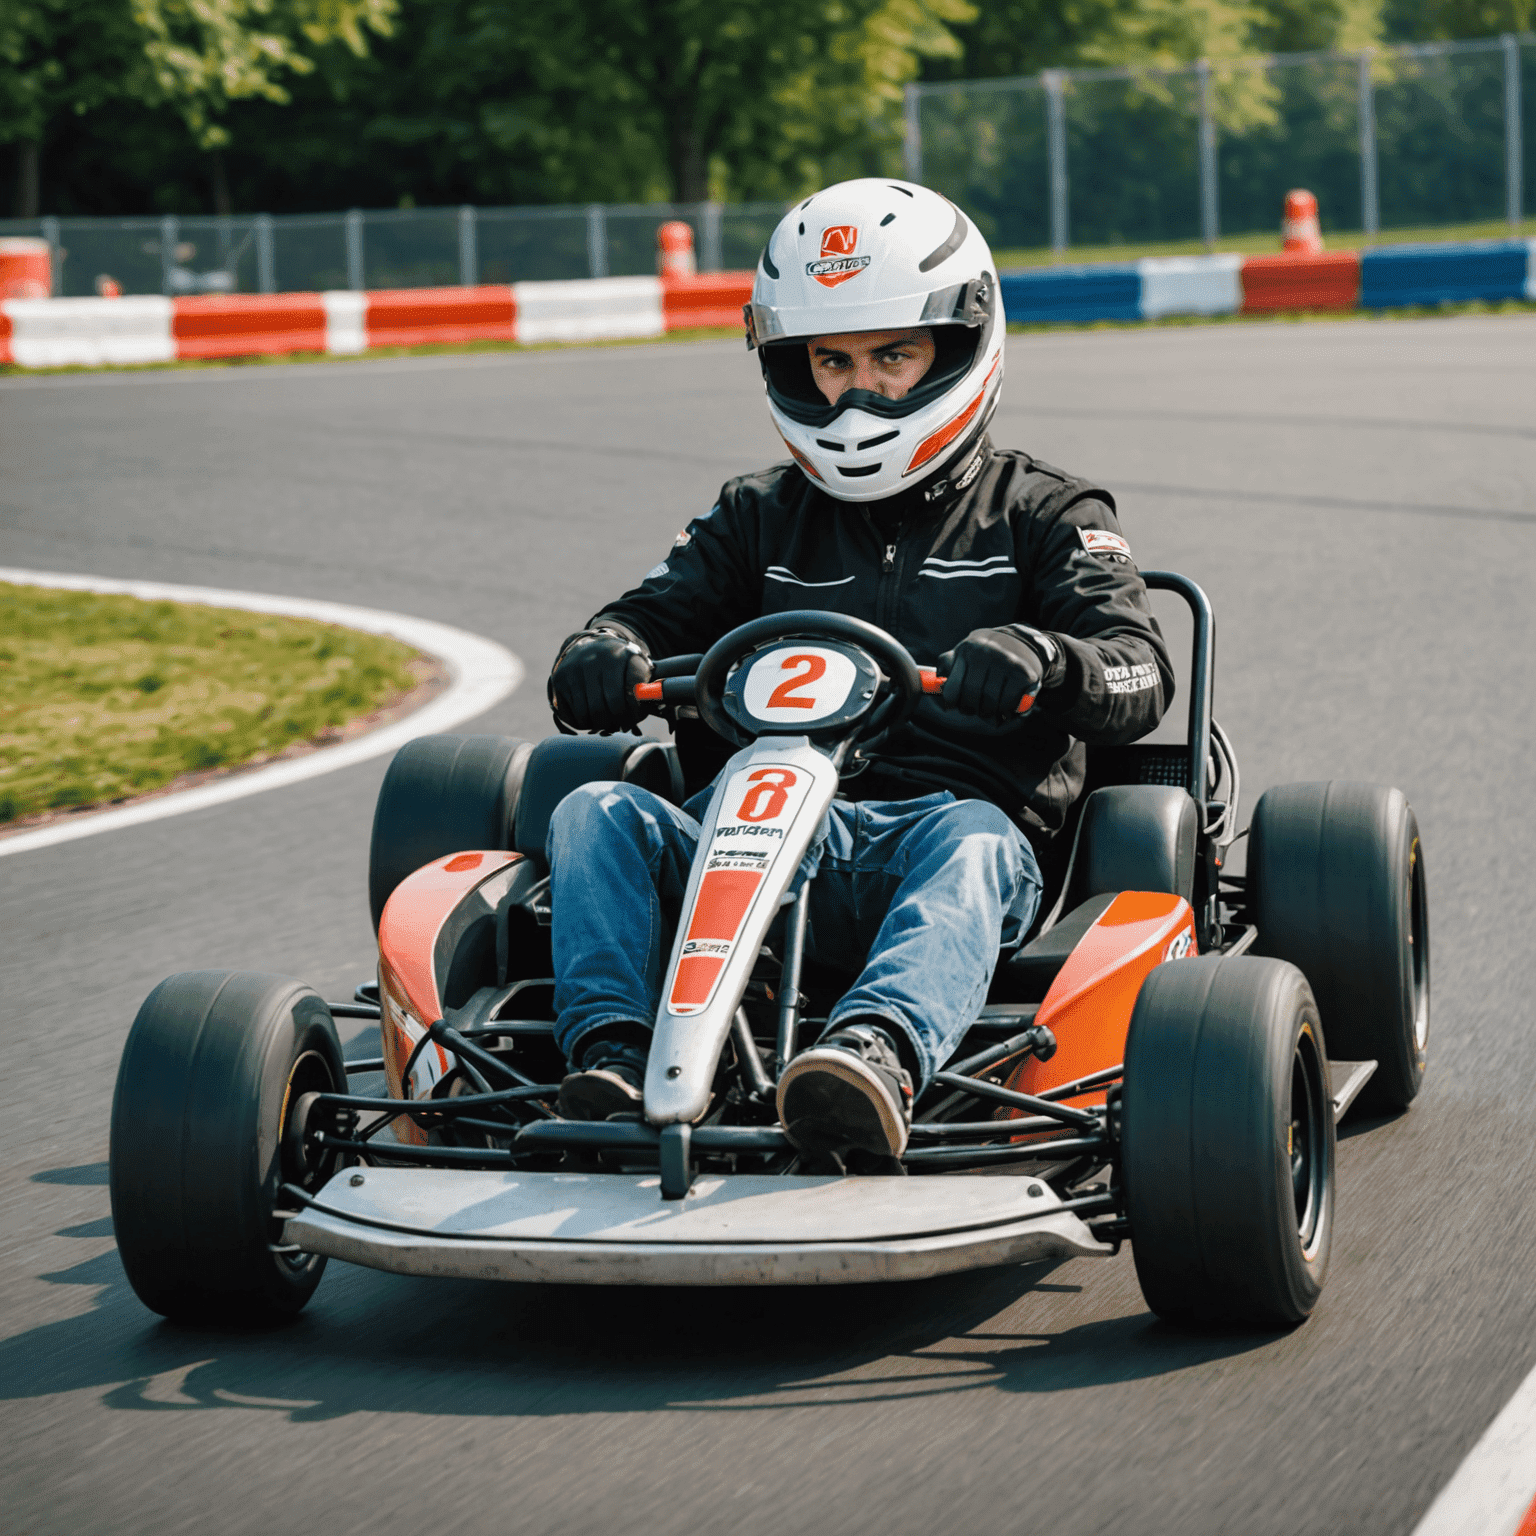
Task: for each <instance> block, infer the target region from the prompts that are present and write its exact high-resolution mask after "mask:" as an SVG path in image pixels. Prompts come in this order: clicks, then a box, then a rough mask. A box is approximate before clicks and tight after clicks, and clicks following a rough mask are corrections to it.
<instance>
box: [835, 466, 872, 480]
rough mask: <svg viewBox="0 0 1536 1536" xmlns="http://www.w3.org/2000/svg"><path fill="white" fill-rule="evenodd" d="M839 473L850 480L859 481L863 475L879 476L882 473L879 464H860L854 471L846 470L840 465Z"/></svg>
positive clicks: (838, 467)
mask: <svg viewBox="0 0 1536 1536" xmlns="http://www.w3.org/2000/svg"><path fill="white" fill-rule="evenodd" d="M837 472H838V474H840V475H844V476H846V477H847V478H848V479H849V480H857V479H859V478H860V477H861V476H863V475H878V474H879V473H880V466H879V465H878V464H860V465H858V466H857V467H856V468H854V469H844V468H843V466H842V465H841V464H839V465H838V466H837Z"/></svg>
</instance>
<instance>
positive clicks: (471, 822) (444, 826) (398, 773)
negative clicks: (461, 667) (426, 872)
mask: <svg viewBox="0 0 1536 1536" xmlns="http://www.w3.org/2000/svg"><path fill="white" fill-rule="evenodd" d="M532 751H533V747H532V746H531V745H530V744H529V743H528V742H526V741H516V740H514V739H513V738H512V737H510V736H418V737H417V738H416V739H415V741H408V742H406V744H405V745H404V746H403V747H401V748H400V750H399V751H398V752H397V753H395V756H394V759H393V761H391V763H390V765H389V769H388V771H387V772H386V773H385V775H384V782H383V784H382V785H380V786H379V799H378V804H377V805H376V806H375V808H374V813H373V840H372V842H371V843H370V845H369V849H368V904H369V906H370V907H371V908H372V910H373V926H374V929H375V930H377V929H378V926H379V918H380V916H381V915H382V914H383V911H384V903H385V902H386V901H388V900H389V898H390V895H391V894H392V893H393V891H394V889H395V887H396V886H397V885H399V884H400V882H401V881H402V880H404V879H405V877H406V876H407V875H409V874H414V873H415V871H416V870H418V869H420V868H421V866H422V865H423V864H430V863H431V862H432V860H433V859H440V858H442V857H443V856H444V854H449V853H462V852H464V851H465V850H466V849H475V850H477V851H491V852H494V851H497V850H500V849H506V848H510V847H511V846H512V820H513V817H514V815H515V814H516V811H517V797H518V793H519V791H520V789H521V787H522V781H523V769H524V767H525V766H526V765H527V762H528V756H529V754H530V753H531V752H532Z"/></svg>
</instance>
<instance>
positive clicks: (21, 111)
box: [0, 0, 148, 218]
mask: <svg viewBox="0 0 1536 1536" xmlns="http://www.w3.org/2000/svg"><path fill="white" fill-rule="evenodd" d="M147 83H148V80H147V70H146V69H145V67H144V61H143V56H142V49H141V45H140V39H139V35H138V30H137V28H136V27H135V25H134V23H133V20H132V18H131V17H130V15H129V14H128V9H127V6H126V5H125V4H123V3H121V0H5V3H4V4H0V144H11V145H14V146H15V147H16V195H15V199H14V211H15V213H16V215H17V217H18V218H35V217H36V215H37V212H38V198H39V184H40V176H39V160H40V153H41V146H42V144H43V141H44V139H45V138H46V137H47V135H48V131H49V129H50V127H51V126H52V125H53V124H55V123H56V122H58V121H59V119H61V118H69V117H74V118H80V117H84V116H86V115H87V114H90V113H95V112H99V111H100V110H102V109H103V108H104V107H107V106H108V105H109V104H111V103H113V102H115V101H120V100H122V99H123V98H124V96H125V95H131V94H132V93H133V92H134V91H135V90H142V89H143V88H144V87H145V86H146V85H147Z"/></svg>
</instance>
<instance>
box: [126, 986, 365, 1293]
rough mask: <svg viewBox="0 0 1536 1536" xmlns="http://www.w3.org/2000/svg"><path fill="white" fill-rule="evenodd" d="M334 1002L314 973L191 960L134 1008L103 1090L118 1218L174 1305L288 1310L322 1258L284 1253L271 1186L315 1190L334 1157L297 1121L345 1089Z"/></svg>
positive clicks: (129, 1246) (131, 1251)
mask: <svg viewBox="0 0 1536 1536" xmlns="http://www.w3.org/2000/svg"><path fill="white" fill-rule="evenodd" d="M345 1084H346V1072H345V1069H344V1068H343V1066H342V1055H341V1045H340V1042H339V1041H338V1040H337V1038H336V1026H335V1024H334V1023H333V1022H332V1020H331V1015H330V1010H329V1009H327V1007H326V1006H325V1004H324V1003H323V1002H322V1001H321V1000H320V998H319V997H317V996H316V995H315V993H314V992H312V991H311V990H310V989H309V988H308V987H306V986H304V985H303V984H302V983H300V982H297V981H291V980H289V979H288V978H286V977H282V976H264V975H258V974H256V973H253V972H249V971H189V972H184V973H183V974H181V975H178V976H172V977H170V978H169V979H168V980H166V981H163V982H161V983H160V985H159V986H158V987H156V988H155V990H154V991H153V992H151V993H150V995H149V996H148V998H146V999H145V1001H144V1005H143V1007H141V1008H140V1009H139V1013H138V1017H137V1018H136V1019H135V1020H134V1021H133V1028H132V1029H131V1030H130V1031H129V1034H128V1042H127V1044H126V1045H125V1046H124V1048H123V1059H122V1063H121V1065H120V1067H119V1069H118V1074H117V1090H116V1092H115V1093H114V1095H113V1099H112V1150H111V1165H110V1166H111V1185H112V1221H113V1225H114V1227H115V1229H116V1233H117V1245H118V1252H119V1254H120V1255H121V1257H122V1261H123V1268H124V1269H125V1270H127V1272H128V1279H129V1282H130V1283H131V1284H132V1286H133V1289H134V1291H135V1292H136V1293H137V1295H138V1297H139V1299H140V1301H142V1302H143V1303H144V1305H145V1306H147V1307H149V1308H150V1310H151V1311H154V1312H159V1313H161V1314H162V1315H163V1316H165V1317H171V1318H189V1319H190V1318H207V1319H210V1320H218V1321H226V1322H276V1321H281V1320H283V1319H285V1318H289V1317H292V1316H294V1315H295V1314H296V1313H297V1312H298V1311H299V1310H300V1308H302V1307H303V1306H304V1304H305V1302H307V1301H308V1300H309V1298H310V1296H311V1295H312V1294H313V1292H314V1289H315V1287H316V1285H318V1284H319V1283H320V1275H321V1272H322V1271H323V1270H324V1268H325V1260H324V1259H323V1258H320V1257H318V1256H317V1255H314V1254H305V1253H283V1252H278V1251H274V1250H275V1249H278V1248H280V1247H281V1246H282V1245H281V1231H282V1222H281V1220H280V1219H278V1218H275V1217H274V1216H273V1214H272V1213H273V1210H274V1209H275V1208H280V1205H281V1202H280V1194H279V1186H280V1185H282V1184H283V1183H285V1182H288V1183H294V1184H298V1185H300V1186H301V1187H304V1188H307V1189H318V1188H319V1187H320V1186H321V1185H322V1184H324V1183H325V1181H326V1180H327V1179H328V1178H329V1177H330V1176H331V1174H332V1173H333V1172H334V1171H335V1167H336V1162H337V1159H336V1157H335V1155H334V1154H332V1155H331V1156H330V1157H326V1156H324V1155H321V1156H316V1155H315V1153H314V1150H313V1148H312V1146H310V1145H309V1144H307V1143H306V1140H305V1138H304V1136H303V1134H302V1132H303V1126H302V1124H301V1123H300V1122H301V1121H302V1118H303V1116H304V1114H305V1112H306V1111H307V1109H308V1108H309V1107H310V1105H312V1103H313V1100H312V1099H311V1098H310V1095H312V1094H316V1093H327V1092H329V1093H335V1092H341V1091H344V1089H345Z"/></svg>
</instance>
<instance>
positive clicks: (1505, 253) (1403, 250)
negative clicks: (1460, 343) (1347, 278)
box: [1360, 240, 1536, 309]
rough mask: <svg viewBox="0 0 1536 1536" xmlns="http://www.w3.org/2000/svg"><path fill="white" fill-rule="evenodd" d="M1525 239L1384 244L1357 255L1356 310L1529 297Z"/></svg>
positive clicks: (1528, 247)
mask: <svg viewBox="0 0 1536 1536" xmlns="http://www.w3.org/2000/svg"><path fill="white" fill-rule="evenodd" d="M1533 243H1536V242H1532V241H1529V240H1478V241H1468V242H1467V243H1466V244H1460V245H1387V246H1381V247H1379V248H1377V249H1376V250H1373V251H1363V252H1361V255H1360V307H1361V309H1401V308H1403V307H1404V306H1406V305H1410V304H1458V303H1466V302H1468V301H1471V300H1476V299H1482V300H1486V301H1497V300H1500V299H1524V298H1528V297H1530V296H1531V293H1532V290H1531V276H1532V271H1531V247H1532V244H1533Z"/></svg>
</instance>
